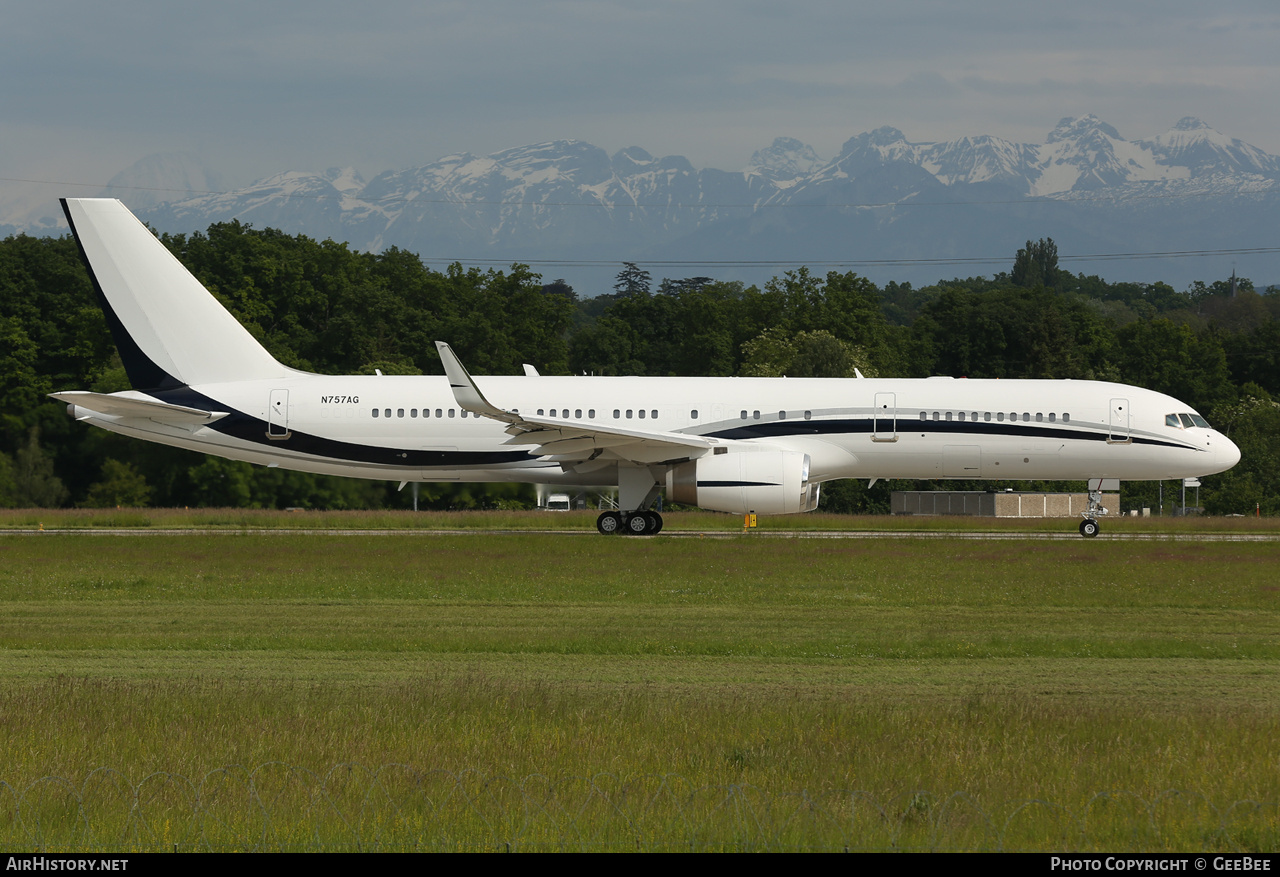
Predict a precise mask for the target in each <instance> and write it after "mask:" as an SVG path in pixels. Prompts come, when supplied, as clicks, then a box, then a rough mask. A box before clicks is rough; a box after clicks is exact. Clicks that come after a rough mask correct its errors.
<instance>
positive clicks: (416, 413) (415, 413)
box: [409, 408, 418, 417]
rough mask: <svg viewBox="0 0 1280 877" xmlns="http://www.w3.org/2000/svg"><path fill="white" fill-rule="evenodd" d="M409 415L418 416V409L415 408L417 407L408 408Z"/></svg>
mask: <svg viewBox="0 0 1280 877" xmlns="http://www.w3.org/2000/svg"><path fill="white" fill-rule="evenodd" d="M409 416H410V417H417V416H418V409H417V408H410V409H409Z"/></svg>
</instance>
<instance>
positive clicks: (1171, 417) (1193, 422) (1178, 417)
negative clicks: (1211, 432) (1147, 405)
mask: <svg viewBox="0 0 1280 877" xmlns="http://www.w3.org/2000/svg"><path fill="white" fill-rule="evenodd" d="M1164 425H1165V426H1172V427H1174V428H1176V429H1191V428H1192V427H1193V426H1198V427H1200V428H1201V429H1212V427H1211V426H1209V421H1207V420H1205V419H1204V418H1203V417H1201V416H1200V415H1199V414H1166V415H1165V416H1164Z"/></svg>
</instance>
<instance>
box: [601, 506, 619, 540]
mask: <svg viewBox="0 0 1280 877" xmlns="http://www.w3.org/2000/svg"><path fill="white" fill-rule="evenodd" d="M596 529H597V530H599V531H600V534H601V535H602V536H612V535H613V534H614V533H617V532H619V531H620V530H621V529H622V517H621V516H620V515H619V514H618V513H617V512H601V513H600V517H598V518H596Z"/></svg>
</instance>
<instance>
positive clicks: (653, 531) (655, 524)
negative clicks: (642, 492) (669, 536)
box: [649, 512, 662, 536]
mask: <svg viewBox="0 0 1280 877" xmlns="http://www.w3.org/2000/svg"><path fill="white" fill-rule="evenodd" d="M649 517H650V518H651V519H652V520H650V522H649V535H650V536H657V535H658V534H659V533H661V532H662V515H660V514H658V513H657V512H649Z"/></svg>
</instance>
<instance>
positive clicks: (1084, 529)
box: [1080, 518, 1101, 539]
mask: <svg viewBox="0 0 1280 877" xmlns="http://www.w3.org/2000/svg"><path fill="white" fill-rule="evenodd" d="M1099 529H1101V528H1100V527H1099V526H1098V522H1097V521H1095V520H1094V519H1093V518H1085V519H1084V520H1083V521H1081V522H1080V535H1081V536H1084V537H1086V538H1089V539H1092V538H1093V537H1094V536H1097V535H1098V530H1099Z"/></svg>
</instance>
